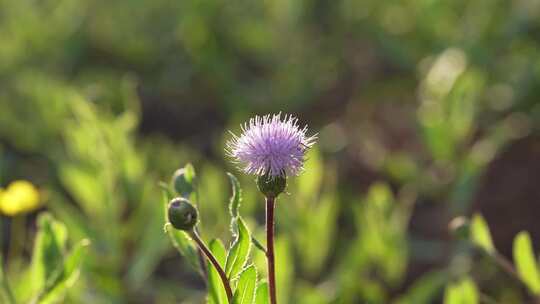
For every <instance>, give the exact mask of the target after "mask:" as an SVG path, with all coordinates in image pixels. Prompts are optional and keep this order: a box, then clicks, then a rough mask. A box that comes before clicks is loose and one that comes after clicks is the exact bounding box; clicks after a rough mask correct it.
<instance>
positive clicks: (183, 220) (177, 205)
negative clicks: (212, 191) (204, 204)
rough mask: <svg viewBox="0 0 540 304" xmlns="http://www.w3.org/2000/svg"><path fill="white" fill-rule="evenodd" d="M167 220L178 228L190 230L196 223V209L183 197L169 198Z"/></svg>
mask: <svg viewBox="0 0 540 304" xmlns="http://www.w3.org/2000/svg"><path fill="white" fill-rule="evenodd" d="M168 216H169V222H171V224H172V225H173V227H174V228H176V229H179V230H191V229H193V227H195V225H196V224H197V219H198V212H197V209H196V208H195V207H194V206H193V205H192V204H191V203H190V202H189V201H188V200H187V199H185V198H181V197H177V198H174V199H172V200H171V202H170V203H169V207H168Z"/></svg>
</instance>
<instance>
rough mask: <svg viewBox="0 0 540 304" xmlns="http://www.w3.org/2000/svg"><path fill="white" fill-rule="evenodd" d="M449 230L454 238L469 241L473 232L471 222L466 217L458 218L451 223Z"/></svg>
mask: <svg viewBox="0 0 540 304" xmlns="http://www.w3.org/2000/svg"><path fill="white" fill-rule="evenodd" d="M448 230H450V233H451V234H452V236H453V237H455V238H457V239H459V240H468V239H469V237H470V230H471V228H470V223H469V220H468V219H467V218H466V217H464V216H458V217H456V218H454V219H453V220H452V221H450V224H448Z"/></svg>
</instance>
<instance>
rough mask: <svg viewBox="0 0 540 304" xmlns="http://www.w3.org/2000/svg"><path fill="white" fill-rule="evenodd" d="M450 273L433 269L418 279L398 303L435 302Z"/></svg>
mask: <svg viewBox="0 0 540 304" xmlns="http://www.w3.org/2000/svg"><path fill="white" fill-rule="evenodd" d="M447 280H448V274H447V273H446V272H444V271H431V272H428V273H426V274H424V275H422V276H421V277H420V278H419V279H417V280H416V281H415V282H414V283H413V285H412V286H411V287H410V288H409V289H408V290H407V292H406V293H405V294H404V295H403V296H401V297H400V299H399V300H398V301H396V304H415V303H433V301H434V300H435V297H437V296H438V295H439V293H440V291H441V290H442V289H443V287H444V284H445V283H446V282H447Z"/></svg>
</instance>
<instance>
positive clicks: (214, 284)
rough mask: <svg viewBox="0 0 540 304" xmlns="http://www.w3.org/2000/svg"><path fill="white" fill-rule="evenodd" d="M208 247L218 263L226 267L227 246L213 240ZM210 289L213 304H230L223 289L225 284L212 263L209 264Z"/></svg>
mask: <svg viewBox="0 0 540 304" xmlns="http://www.w3.org/2000/svg"><path fill="white" fill-rule="evenodd" d="M208 247H209V249H210V251H211V252H212V254H213V255H214V257H215V258H216V260H217V261H218V263H219V264H220V265H221V267H223V265H225V258H226V255H227V253H226V251H225V246H223V243H221V241H220V240H218V239H213V240H211V241H210V243H209V244H208ZM207 264H208V268H207V269H208V289H209V299H208V300H209V301H210V303H213V304H228V301H227V292H226V291H225V288H224V287H223V282H222V281H221V278H220V277H219V274H218V272H217V271H216V269H215V268H214V265H212V263H210V262H208V263H207Z"/></svg>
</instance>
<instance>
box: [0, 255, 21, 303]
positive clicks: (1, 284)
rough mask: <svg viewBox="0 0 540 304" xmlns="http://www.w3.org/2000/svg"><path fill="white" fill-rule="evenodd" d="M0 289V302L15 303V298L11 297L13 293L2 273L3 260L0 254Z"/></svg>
mask: <svg viewBox="0 0 540 304" xmlns="http://www.w3.org/2000/svg"><path fill="white" fill-rule="evenodd" d="M0 288H1V290H0V299H1V300H2V302H6V303H8V304H15V303H17V301H16V300H15V297H14V296H13V292H12V291H11V288H10V287H9V283H8V280H7V278H6V274H5V272H4V259H3V257H2V254H0Z"/></svg>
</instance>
